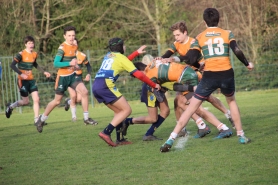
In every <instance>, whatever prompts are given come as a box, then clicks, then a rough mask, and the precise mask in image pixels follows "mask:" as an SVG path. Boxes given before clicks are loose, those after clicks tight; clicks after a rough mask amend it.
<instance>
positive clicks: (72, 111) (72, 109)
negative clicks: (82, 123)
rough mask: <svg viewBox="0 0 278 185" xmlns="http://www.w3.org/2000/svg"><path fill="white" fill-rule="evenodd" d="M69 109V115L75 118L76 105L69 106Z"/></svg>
mask: <svg viewBox="0 0 278 185" xmlns="http://www.w3.org/2000/svg"><path fill="white" fill-rule="evenodd" d="M70 111H71V117H72V118H76V106H75V107H70Z"/></svg>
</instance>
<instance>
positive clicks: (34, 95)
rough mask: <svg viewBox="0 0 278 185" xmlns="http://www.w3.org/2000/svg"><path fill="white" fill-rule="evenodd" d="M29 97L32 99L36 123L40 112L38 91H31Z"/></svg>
mask: <svg viewBox="0 0 278 185" xmlns="http://www.w3.org/2000/svg"><path fill="white" fill-rule="evenodd" d="M31 97H32V99H33V110H34V123H36V122H37V120H38V118H39V114H40V98H39V92H38V91H33V92H31Z"/></svg>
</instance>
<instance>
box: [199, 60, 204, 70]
mask: <svg viewBox="0 0 278 185" xmlns="http://www.w3.org/2000/svg"><path fill="white" fill-rule="evenodd" d="M204 68H205V62H200V67H199V69H198V70H199V71H200V72H203V71H204Z"/></svg>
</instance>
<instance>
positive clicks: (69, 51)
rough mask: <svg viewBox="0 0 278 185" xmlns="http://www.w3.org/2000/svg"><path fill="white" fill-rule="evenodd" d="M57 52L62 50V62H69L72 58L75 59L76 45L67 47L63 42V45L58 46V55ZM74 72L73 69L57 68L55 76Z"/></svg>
mask: <svg viewBox="0 0 278 185" xmlns="http://www.w3.org/2000/svg"><path fill="white" fill-rule="evenodd" d="M59 50H62V51H63V52H64V53H63V56H62V57H63V61H65V62H70V61H71V60H72V59H73V58H76V51H77V46H76V45H69V44H67V43H66V42H64V43H63V44H61V45H60V47H59V49H58V53H59ZM63 61H62V62H63ZM74 70H75V69H74V67H63V68H59V70H58V73H57V74H59V75H70V74H72V73H73V72H74Z"/></svg>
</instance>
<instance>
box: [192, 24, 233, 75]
mask: <svg viewBox="0 0 278 185" xmlns="http://www.w3.org/2000/svg"><path fill="white" fill-rule="evenodd" d="M232 40H234V34H233V33H232V32H231V31H230V30H223V29H221V28H217V27H209V28H207V29H206V30H205V31H203V32H202V33H200V34H199V35H198V36H197V37H196V39H195V41H194V42H193V43H192V45H191V48H192V49H198V50H199V51H201V52H202V53H203V56H204V59H205V68H204V70H205V71H226V70H229V69H231V68H232V66H231V63H230V59H229V48H230V42H231V41H232Z"/></svg>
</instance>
